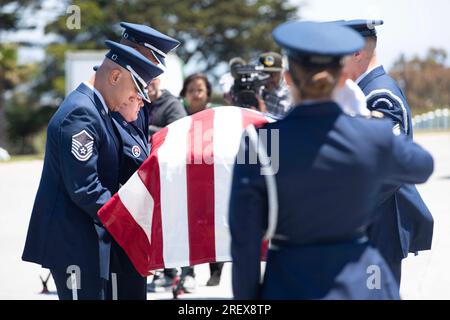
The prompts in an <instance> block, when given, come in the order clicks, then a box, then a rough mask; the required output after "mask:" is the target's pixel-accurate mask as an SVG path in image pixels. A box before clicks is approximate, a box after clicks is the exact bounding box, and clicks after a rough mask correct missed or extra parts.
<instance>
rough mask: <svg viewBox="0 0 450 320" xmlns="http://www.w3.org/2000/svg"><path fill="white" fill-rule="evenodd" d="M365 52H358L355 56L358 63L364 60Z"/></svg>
mask: <svg viewBox="0 0 450 320" xmlns="http://www.w3.org/2000/svg"><path fill="white" fill-rule="evenodd" d="M363 53H364V52H363V51H357V52H356V53H354V54H353V57H354V59H356V61H358V62H359V61H361V60H362V59H363V58H364V54H363Z"/></svg>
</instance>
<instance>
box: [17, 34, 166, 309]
mask: <svg viewBox="0 0 450 320" xmlns="http://www.w3.org/2000/svg"><path fill="white" fill-rule="evenodd" d="M106 45H107V46H108V47H109V49H110V50H109V52H108V53H107V54H106V58H105V60H104V61H103V63H102V65H101V66H100V67H99V68H98V70H97V72H96V73H95V75H94V76H93V77H92V78H91V79H90V80H88V81H86V82H83V83H82V84H80V85H79V86H78V88H77V89H76V90H74V91H73V92H71V93H70V94H69V95H68V96H67V97H66V99H65V100H64V101H63V103H62V104H61V106H60V107H59V109H58V110H57V111H56V113H55V115H54V116H53V117H52V119H51V120H50V123H49V126H48V129H47V143H46V152H45V158H44V167H43V171H42V176H41V181H40V184H39V189H38V191H37V195H36V199H35V203H34V207H33V211H32V214H31V220H30V224H29V228H28V234H27V239H26V243H25V248H24V252H23V256H22V259H23V260H24V261H29V262H34V263H38V264H40V265H42V267H44V268H48V269H50V271H51V274H52V276H53V278H54V280H55V284H56V288H57V291H58V296H59V298H60V299H63V300H66V299H128V298H131V299H135V298H140V297H142V295H143V294H144V295H145V294H146V292H145V291H143V292H139V293H136V292H135V291H133V285H134V284H133V283H132V281H130V279H128V278H127V276H126V275H122V274H121V273H120V268H119V269H117V268H116V266H117V264H120V261H117V252H116V249H117V248H118V246H117V244H116V243H115V241H114V240H113V239H112V238H111V236H110V235H109V233H108V232H107V231H106V229H105V227H104V226H103V225H102V223H101V221H100V219H99V218H98V216H97V211H98V210H99V209H100V208H101V207H102V206H103V205H104V204H105V203H106V202H107V201H108V200H109V199H110V198H111V196H112V195H113V194H114V193H116V192H117V191H118V189H119V163H120V153H121V148H120V141H119V140H118V139H117V133H116V132H115V127H114V125H113V123H112V118H111V112H113V111H117V110H118V109H119V108H123V109H127V110H129V111H130V112H136V111H137V110H139V109H140V108H141V107H142V104H143V102H142V101H143V98H145V86H146V83H148V82H149V81H150V80H151V79H153V78H154V77H156V76H158V75H159V74H160V73H161V72H162V70H161V69H160V68H158V67H157V66H156V65H154V64H153V63H152V62H150V61H149V60H148V59H147V58H145V57H144V56H143V55H141V54H140V53H139V52H137V51H136V50H134V49H132V48H129V47H127V46H124V45H121V44H118V43H115V42H112V41H106Z"/></svg>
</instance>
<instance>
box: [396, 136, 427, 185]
mask: <svg viewBox="0 0 450 320" xmlns="http://www.w3.org/2000/svg"><path fill="white" fill-rule="evenodd" d="M388 168H389V175H388V179H387V180H388V182H389V183H399V184H420V183H424V182H426V181H427V180H428V178H429V177H430V176H431V174H432V173H433V169H434V161H433V157H432V156H431V155H430V154H429V153H428V152H427V151H426V150H424V149H423V148H422V147H420V146H419V145H418V144H416V143H414V142H412V141H411V140H410V139H409V138H408V137H406V136H404V135H398V136H397V135H392V144H391V152H390V163H389V167H388Z"/></svg>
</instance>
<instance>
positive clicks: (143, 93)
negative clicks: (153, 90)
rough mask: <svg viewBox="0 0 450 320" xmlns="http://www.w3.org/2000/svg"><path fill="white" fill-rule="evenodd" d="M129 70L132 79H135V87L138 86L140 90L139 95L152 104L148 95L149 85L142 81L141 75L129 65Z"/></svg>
mask: <svg viewBox="0 0 450 320" xmlns="http://www.w3.org/2000/svg"><path fill="white" fill-rule="evenodd" d="M127 70H128V71H130V74H131V79H133V82H134V85H135V86H136V88H137V90H138V95H139V96H140V97H141V98H142V99H143V100H145V101H147V102H148V103H150V102H151V101H150V97H149V96H148V93H147V83H146V82H145V81H144V79H142V78H141V77H140V76H139V74H138V73H137V72H136V71H134V70H133V68H132V67H130V66H129V65H127Z"/></svg>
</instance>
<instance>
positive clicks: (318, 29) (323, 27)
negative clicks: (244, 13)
mask: <svg viewBox="0 0 450 320" xmlns="http://www.w3.org/2000/svg"><path fill="white" fill-rule="evenodd" d="M272 36H273V38H274V40H275V42H276V43H277V44H278V45H280V46H281V47H282V48H283V49H284V50H285V51H286V54H287V56H288V57H289V58H291V59H293V60H294V61H296V62H298V63H300V64H302V65H307V66H327V65H341V62H342V58H343V57H345V56H347V55H350V54H352V53H355V52H357V51H358V50H361V49H362V48H363V47H364V39H363V37H361V36H360V35H359V34H358V33H357V32H355V31H353V30H351V29H350V28H347V27H343V26H339V25H337V24H331V23H320V22H310V21H290V22H286V23H283V24H281V25H279V26H278V27H276V28H275V29H274V30H273V32H272Z"/></svg>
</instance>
